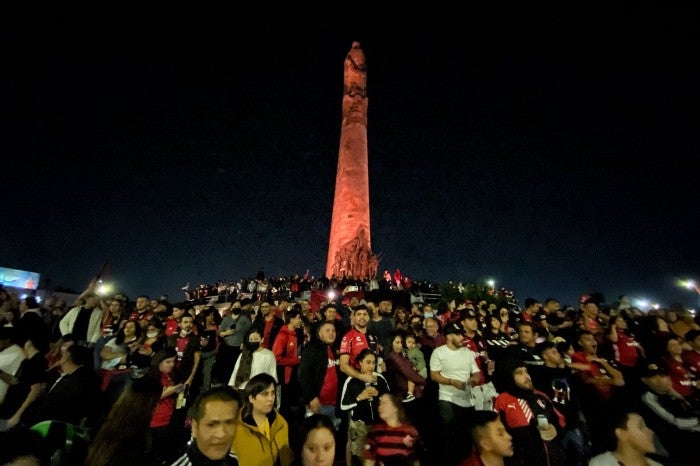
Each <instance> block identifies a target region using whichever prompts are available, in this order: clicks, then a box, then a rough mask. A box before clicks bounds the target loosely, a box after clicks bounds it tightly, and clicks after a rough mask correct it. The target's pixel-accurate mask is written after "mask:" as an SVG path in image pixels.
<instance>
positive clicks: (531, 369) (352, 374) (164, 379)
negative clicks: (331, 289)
mask: <svg viewBox="0 0 700 466" xmlns="http://www.w3.org/2000/svg"><path fill="white" fill-rule="evenodd" d="M295 278H296V279H297V283H299V282H302V281H303V279H299V277H295ZM258 282H259V280H258ZM294 282H295V280H294V279H292V280H290V281H289V285H290V288H289V291H290V293H284V294H283V295H282V296H287V297H288V298H287V299H284V298H280V296H279V295H277V297H278V298H280V299H271V296H272V294H271V293H272V288H274V287H270V290H269V291H268V290H264V291H265V292H261V290H259V289H254V290H253V292H250V290H249V289H248V286H247V285H241V284H238V285H237V286H233V285H235V284H232V285H231V286H229V285H226V286H224V287H223V290H224V291H225V293H226V295H227V297H228V298H229V299H225V300H223V301H224V302H221V303H215V302H214V300H207V299H204V298H206V294H207V293H208V292H210V291H211V290H212V289H216V288H217V287H214V288H207V291H204V290H205V288H202V287H200V288H198V289H197V290H195V291H194V292H192V293H193V294H191V299H190V300H186V301H184V302H180V303H175V304H172V303H170V302H168V300H167V299H150V298H149V297H147V296H139V297H137V298H136V299H135V300H134V301H133V302H132V301H131V300H129V299H128V298H127V297H125V296H123V295H115V296H112V297H110V298H109V299H105V298H102V297H100V296H98V295H97V294H96V293H95V285H96V283H93V284H91V286H90V287H89V288H88V289H87V290H86V291H85V292H84V293H83V294H81V295H80V297H79V298H78V299H77V300H76V302H75V303H72V304H71V306H66V303H65V302H61V301H60V300H58V299H55V298H52V297H49V298H48V299H46V300H45V301H44V302H43V303H42V305H39V303H38V302H37V301H36V299H35V298H34V297H32V296H29V297H26V298H24V299H19V298H18V297H17V296H15V295H14V294H13V293H12V292H10V291H9V290H6V289H2V288H0V432H1V433H0V435H2V438H0V445H2V446H0V464H5V463H9V462H10V461H12V460H14V459H17V458H30V459H32V458H33V460H34V461H36V462H35V463H31V462H30V463H27V464H49V462H51V463H50V464H87V465H119V464H130V465H131V466H135V465H139V464H143V465H151V464H153V465H161V464H163V465H169V464H177V465H187V464H195V465H199V464H202V465H204V464H240V465H241V466H248V465H250V466H258V465H270V466H289V465H290V464H299V465H301V464H304V465H306V464H314V465H317V466H325V465H328V466H330V465H331V464H333V463H335V464H345V465H347V466H352V465H355V464H368V465H373V464H385V465H389V464H411V465H417V464H423V465H433V464H435V465H457V464H460V465H488V464H507V465H508V464H514V465H516V464H517V465H548V466H555V465H587V464H591V465H596V466H599V465H605V464H626V465H629V464H636V463H634V461H637V460H639V461H644V462H640V463H639V464H670V465H693V464H698V460H697V458H698V454H697V451H696V450H695V447H696V446H697V445H700V442H699V441H700V421H699V412H700V411H699V410H700V390H699V388H698V387H699V382H698V379H699V378H700V376H699V372H700V326H698V322H697V320H696V319H695V318H694V316H693V315H692V314H691V313H690V312H689V311H687V310H684V309H674V310H650V311H646V310H640V309H637V308H634V307H631V306H629V305H624V303H622V304H620V305H619V306H618V307H616V308H610V307H607V306H605V303H604V297H603V296H602V295H601V294H599V293H591V294H585V295H583V296H582V297H581V299H580V302H579V303H578V306H577V307H576V308H571V307H569V308H566V307H562V306H561V304H560V303H559V302H558V301H557V300H556V299H553V298H548V299H546V300H539V299H535V298H527V299H526V300H525V301H524V303H523V306H522V307H520V306H518V305H514V304H512V302H506V301H503V302H499V301H498V299H497V297H493V299H492V300H491V302H488V301H487V300H484V301H481V302H476V303H473V302H471V301H469V300H453V301H450V302H435V303H432V304H430V303H411V304H406V303H404V302H403V301H401V300H399V299H398V298H397V296H398V294H397V292H396V291H395V290H393V289H380V290H379V291H380V294H374V295H372V296H378V297H377V298H376V299H372V300H367V299H363V294H362V292H361V291H360V292H359V293H352V294H351V295H349V296H345V297H343V295H342V294H341V295H340V296H339V297H332V298H331V297H329V298H328V299H326V300H325V301H324V302H322V303H320V306H318V308H316V306H314V308H315V309H312V306H311V303H310V302H309V301H308V300H305V299H302V298H300V297H298V296H300V294H299V292H300V287H299V286H297V287H296V288H295V289H293V287H292V285H293V283H294ZM323 286H328V283H325V284H323ZM375 289H378V288H375ZM198 290H199V291H198ZM219 291H220V290H219ZM188 292H189V291H188ZM329 296H330V295H329ZM367 296H369V294H367ZM208 302H211V303H212V304H211V305H209V304H207V303H208ZM620 413H624V415H623V416H620ZM614 419H619V420H620V421H619V422H617V421H615V422H613V420H614ZM324 429H325V430H324ZM319 432H321V433H319ZM324 435H325V437H324ZM56 438H58V440H56ZM635 458H636V459H635ZM60 461H63V462H62V463H61V462H60Z"/></svg>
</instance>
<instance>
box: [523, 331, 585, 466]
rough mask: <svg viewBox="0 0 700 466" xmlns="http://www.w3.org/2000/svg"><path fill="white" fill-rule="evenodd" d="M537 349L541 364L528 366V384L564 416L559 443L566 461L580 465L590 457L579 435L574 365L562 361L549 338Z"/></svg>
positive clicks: (579, 411)
mask: <svg viewBox="0 0 700 466" xmlns="http://www.w3.org/2000/svg"><path fill="white" fill-rule="evenodd" d="M537 350H538V351H539V353H540V356H541V357H542V360H543V361H544V364H543V365H541V366H536V367H528V369H529V373H530V377H531V378H532V383H533V385H534V387H535V388H536V389H537V390H539V391H541V392H542V393H544V394H546V395H547V396H548V397H549V398H550V399H551V400H552V403H553V405H554V406H555V407H556V408H557V409H558V410H559V412H561V413H562V414H563V415H564V419H565V420H566V427H564V429H563V431H562V439H561V445H562V448H563V449H564V451H565V452H566V457H567V464H569V465H571V466H584V465H585V464H586V462H587V460H588V459H589V458H590V452H589V451H588V444H587V442H586V441H585V439H584V435H583V432H584V429H583V427H585V425H584V424H583V423H582V418H583V416H582V413H581V386H580V380H579V378H578V377H577V376H576V374H574V367H576V366H577V364H576V363H571V364H568V363H566V362H565V361H564V358H563V356H562V354H561V353H560V352H559V349H558V348H557V344H556V343H554V342H553V341H545V342H542V343H540V344H539V345H537ZM572 365H573V366H572Z"/></svg>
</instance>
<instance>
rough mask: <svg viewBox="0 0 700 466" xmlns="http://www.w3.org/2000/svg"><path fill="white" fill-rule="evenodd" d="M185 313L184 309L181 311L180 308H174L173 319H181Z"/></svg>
mask: <svg viewBox="0 0 700 466" xmlns="http://www.w3.org/2000/svg"><path fill="white" fill-rule="evenodd" d="M184 313H185V310H184V309H180V308H179V307H174V308H173V319H175V320H177V319H179V318H180V317H182V315H183V314H184Z"/></svg>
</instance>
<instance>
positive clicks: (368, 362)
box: [360, 354, 377, 374]
mask: <svg viewBox="0 0 700 466" xmlns="http://www.w3.org/2000/svg"><path fill="white" fill-rule="evenodd" d="M376 365H377V358H376V357H375V356H374V355H373V354H368V355H367V356H365V357H364V359H363V360H362V361H360V372H361V373H363V374H371V373H372V372H374V368H375V366H376Z"/></svg>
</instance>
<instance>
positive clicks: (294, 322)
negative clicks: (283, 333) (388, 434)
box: [289, 314, 301, 330]
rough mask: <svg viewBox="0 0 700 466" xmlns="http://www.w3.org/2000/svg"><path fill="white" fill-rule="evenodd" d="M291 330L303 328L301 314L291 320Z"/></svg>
mask: <svg viewBox="0 0 700 466" xmlns="http://www.w3.org/2000/svg"><path fill="white" fill-rule="evenodd" d="M289 328H292V329H294V330H296V329H299V328H301V314H299V315H298V316H296V317H292V318H291V319H289Z"/></svg>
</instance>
